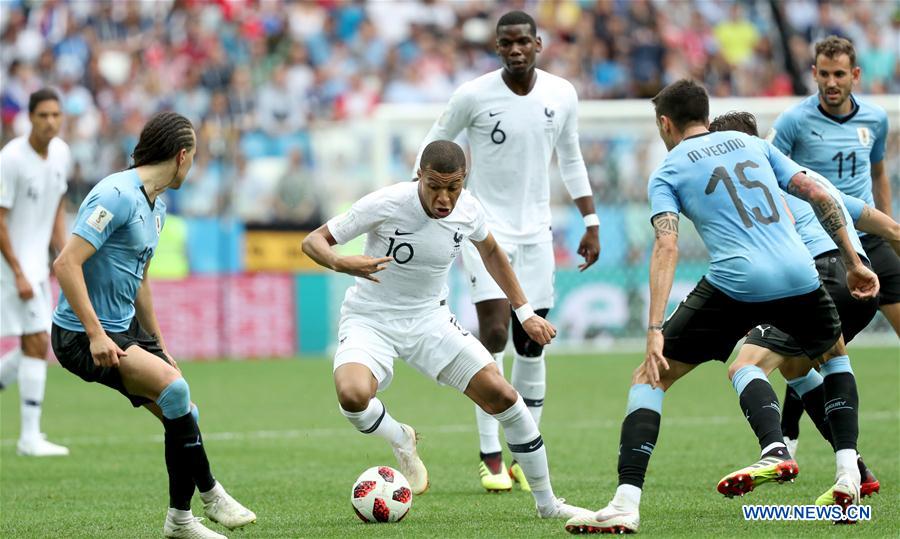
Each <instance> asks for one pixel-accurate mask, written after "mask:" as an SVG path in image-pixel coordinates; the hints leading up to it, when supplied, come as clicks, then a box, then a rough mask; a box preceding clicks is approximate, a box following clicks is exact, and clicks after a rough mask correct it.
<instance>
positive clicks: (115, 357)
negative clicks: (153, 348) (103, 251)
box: [53, 234, 125, 367]
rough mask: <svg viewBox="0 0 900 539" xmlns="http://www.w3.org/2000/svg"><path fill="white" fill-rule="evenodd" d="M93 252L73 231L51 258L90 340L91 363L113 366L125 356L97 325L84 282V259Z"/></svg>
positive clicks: (64, 292)
mask: <svg viewBox="0 0 900 539" xmlns="http://www.w3.org/2000/svg"><path fill="white" fill-rule="evenodd" d="M96 252H97V250H96V249H95V248H94V246H93V245H91V244H90V243H89V242H88V241H87V240H85V239H84V238H82V237H81V236H78V235H75V234H73V235H72V237H71V238H69V241H68V243H66V246H65V247H63V250H62V252H61V253H59V256H58V257H56V260H55V261H54V262H53V271H54V273H55V274H56V278H57V280H58V281H59V287H60V288H62V291H63V294H65V296H66V300H68V302H69V305H71V306H72V310H73V311H74V312H75V315H76V316H78V319H79V320H81V325H82V326H84V331H85V333H87V336H88V338H89V339H90V341H91V355H92V356H93V358H94V363H96V364H97V365H99V366H101V367H117V366H118V365H119V358H120V357H125V352H124V351H123V350H122V349H121V348H119V346H118V345H117V344H116V343H114V342H113V340H112V339H110V338H109V336H108V335H107V334H106V332H105V331H104V330H103V326H101V325H100V319H99V318H97V313H96V311H94V306H93V305H91V299H90V297H89V296H88V290H87V284H85V282H84V270H83V266H84V263H85V261H87V259H88V258H90V257H91V256H93V255H94V253H96Z"/></svg>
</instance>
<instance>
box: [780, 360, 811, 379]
mask: <svg viewBox="0 0 900 539" xmlns="http://www.w3.org/2000/svg"><path fill="white" fill-rule="evenodd" d="M811 369H812V363H811V362H810V361H809V360H808V359H807V358H805V357H792V358H786V359H785V361H784V363H782V364H781V366H779V367H778V371H779V372H780V373H781V376H782V377H783V378H784V379H785V380H793V379H794V378H800V377H801V376H806V374H807V373H808V372H809V371H810V370H811Z"/></svg>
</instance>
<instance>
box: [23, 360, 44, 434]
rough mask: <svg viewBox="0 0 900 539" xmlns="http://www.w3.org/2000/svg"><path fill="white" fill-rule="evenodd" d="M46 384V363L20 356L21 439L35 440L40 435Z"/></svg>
mask: <svg viewBox="0 0 900 539" xmlns="http://www.w3.org/2000/svg"><path fill="white" fill-rule="evenodd" d="M46 384H47V362H46V361H44V360H43V359H38V358H34V357H28V356H26V355H23V356H22V359H21V362H20V365H19V397H20V398H21V399H22V430H21V431H20V434H19V436H20V437H21V439H23V440H25V439H29V440H32V439H36V438H38V437H40V435H41V404H42V403H43V401H44V387H45V386H46Z"/></svg>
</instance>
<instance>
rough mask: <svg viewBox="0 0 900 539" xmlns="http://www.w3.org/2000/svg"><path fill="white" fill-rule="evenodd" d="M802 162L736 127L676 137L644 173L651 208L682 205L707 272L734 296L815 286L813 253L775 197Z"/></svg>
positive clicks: (777, 294)
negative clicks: (700, 242) (697, 238)
mask: <svg viewBox="0 0 900 539" xmlns="http://www.w3.org/2000/svg"><path fill="white" fill-rule="evenodd" d="M802 171H803V168H802V167H801V166H800V165H798V164H797V163H794V162H793V161H791V160H790V159H788V158H787V157H785V156H784V154H782V153H781V152H779V151H778V150H777V149H775V148H774V147H773V146H772V145H771V144H769V143H768V142H766V141H764V140H762V139H760V138H757V137H752V136H750V135H746V134H744V133H739V132H737V131H722V132H718V133H705V134H703V135H697V136H694V137H690V138H687V139H685V140H683V141H682V142H681V143H680V144H678V146H676V147H675V148H673V149H672V151H671V152H669V155H668V156H667V157H666V159H665V161H663V163H662V164H661V165H660V166H659V168H657V169H656V171H655V172H653V174H652V175H651V176H650V183H649V185H648V193H649V196H650V206H651V215H657V214H659V213H662V212H673V213H678V212H681V213H683V214H684V215H685V216H686V217H687V218H688V219H690V220H691V221H692V222H693V223H694V226H695V227H696V228H697V232H698V233H699V234H700V237H701V239H703V243H704V244H706V248H707V249H708V250H709V255H710V259H711V260H710V266H709V272H708V274H707V276H706V278H707V280H708V281H709V282H710V283H711V284H712V285H713V286H715V287H716V288H718V289H720V290H721V291H722V292H724V293H726V294H728V295H729V296H731V297H732V298H734V299H736V300H739V301H746V302H758V301H768V300H773V299H778V298H784V297H789V296H796V295H801V294H806V293H808V292H811V291H813V290H815V289H816V288H818V287H819V275H818V274H817V273H816V270H815V267H814V265H813V259H812V257H811V256H810V254H809V251H807V250H806V247H805V246H804V245H803V241H802V240H801V239H800V236H799V235H798V234H797V231H796V230H794V224H793V223H792V222H791V219H790V218H789V217H788V215H787V212H786V210H785V207H784V204H783V203H782V200H781V191H782V189H787V186H788V184H789V183H790V180H791V178H792V177H793V176H794V175H795V174H797V173H798V172H802Z"/></svg>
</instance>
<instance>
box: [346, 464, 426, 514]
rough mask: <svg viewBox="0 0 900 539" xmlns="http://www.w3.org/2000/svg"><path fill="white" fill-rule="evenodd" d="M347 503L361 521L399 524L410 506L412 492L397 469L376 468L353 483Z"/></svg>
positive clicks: (366, 472) (369, 470)
mask: <svg viewBox="0 0 900 539" xmlns="http://www.w3.org/2000/svg"><path fill="white" fill-rule="evenodd" d="M350 503H351V504H353V510H354V511H356V516H358V517H359V518H360V519H362V521H363V522H399V521H400V520H403V517H405V516H406V514H407V513H408V512H409V508H410V506H412V490H411V489H410V488H409V482H408V481H407V480H406V478H405V477H403V474H401V473H400V472H398V471H397V470H395V469H393V468H390V467H388V466H375V467H372V468H369V469H368V470H366V471H364V472H363V473H362V474H361V475H360V476H359V478H358V479H357V480H356V482H354V483H353V491H352V492H351V493H350Z"/></svg>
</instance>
